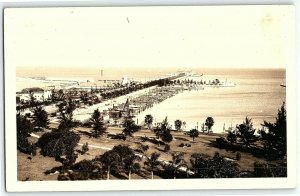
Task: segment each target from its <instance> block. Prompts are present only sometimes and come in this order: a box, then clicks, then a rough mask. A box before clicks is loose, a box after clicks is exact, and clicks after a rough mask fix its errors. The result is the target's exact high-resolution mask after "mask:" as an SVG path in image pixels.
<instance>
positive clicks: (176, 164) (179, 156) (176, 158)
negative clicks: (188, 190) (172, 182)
mask: <svg viewBox="0 0 300 196" xmlns="http://www.w3.org/2000/svg"><path fill="white" fill-rule="evenodd" d="M171 167H172V168H173V170H174V173H173V175H174V179H176V173H177V170H178V169H179V168H180V167H186V172H187V175H188V167H187V164H186V162H185V160H184V159H183V153H182V152H174V153H172V164H171Z"/></svg>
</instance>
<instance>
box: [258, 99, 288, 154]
mask: <svg viewBox="0 0 300 196" xmlns="http://www.w3.org/2000/svg"><path fill="white" fill-rule="evenodd" d="M262 126H263V129H262V130H261V131H260V135H261V139H262V141H263V143H264V147H265V149H266V150H267V151H268V153H269V154H273V155H276V156H277V158H283V157H284V156H285V155H286V146H287V143H286V137H287V136H286V109H285V103H283V104H282V106H281V108H280V109H279V110H278V113H277V118H276V122H275V123H271V122H267V121H264V123H263V124H262ZM274 158H276V157H274Z"/></svg>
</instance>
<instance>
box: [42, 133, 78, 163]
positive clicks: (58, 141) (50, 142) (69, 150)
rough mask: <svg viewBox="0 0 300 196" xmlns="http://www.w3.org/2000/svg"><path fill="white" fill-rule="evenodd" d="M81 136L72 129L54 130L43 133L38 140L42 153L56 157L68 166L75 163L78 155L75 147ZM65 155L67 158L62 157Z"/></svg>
mask: <svg viewBox="0 0 300 196" xmlns="http://www.w3.org/2000/svg"><path fill="white" fill-rule="evenodd" d="M79 140H80V137H79V135H78V134H76V133H74V132H71V131H64V130H54V131H52V132H49V133H45V134H43V135H42V136H41V137H40V138H39V140H38V142H37V145H38V147H40V148H41V151H40V153H41V154H42V155H44V156H49V157H55V159H56V160H57V161H60V162H62V163H63V166H64V167H68V166H70V165H72V164H73V163H75V161H76V158H77V155H76V154H74V148H75V147H76V146H77V144H78V142H79ZM62 156H65V158H62Z"/></svg>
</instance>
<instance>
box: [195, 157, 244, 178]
mask: <svg viewBox="0 0 300 196" xmlns="http://www.w3.org/2000/svg"><path fill="white" fill-rule="evenodd" d="M190 161H191V164H192V170H193V171H194V172H195V174H194V176H193V177H196V178H234V177H238V173H239V170H238V164H237V163H234V162H231V161H227V160H225V159H224V157H223V156H220V154H219V153H216V154H215V155H214V157H210V156H208V155H206V154H193V155H192V156H191V159H190Z"/></svg>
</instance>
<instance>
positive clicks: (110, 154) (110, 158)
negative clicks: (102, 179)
mask: <svg viewBox="0 0 300 196" xmlns="http://www.w3.org/2000/svg"><path fill="white" fill-rule="evenodd" d="M95 160H99V161H100V162H101V163H102V164H103V168H104V169H105V170H106V172H107V173H108V178H109V173H110V172H111V171H113V172H115V173H120V172H122V171H124V172H128V175H129V176H130V174H131V173H132V172H133V173H138V172H139V171H140V168H141V167H140V165H139V163H138V162H137V161H140V157H138V156H137V155H135V153H134V150H132V149H131V148H129V147H128V146H125V145H118V146H115V147H114V148H113V149H112V150H109V151H107V152H105V153H104V154H103V155H101V156H98V157H96V159H95Z"/></svg>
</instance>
